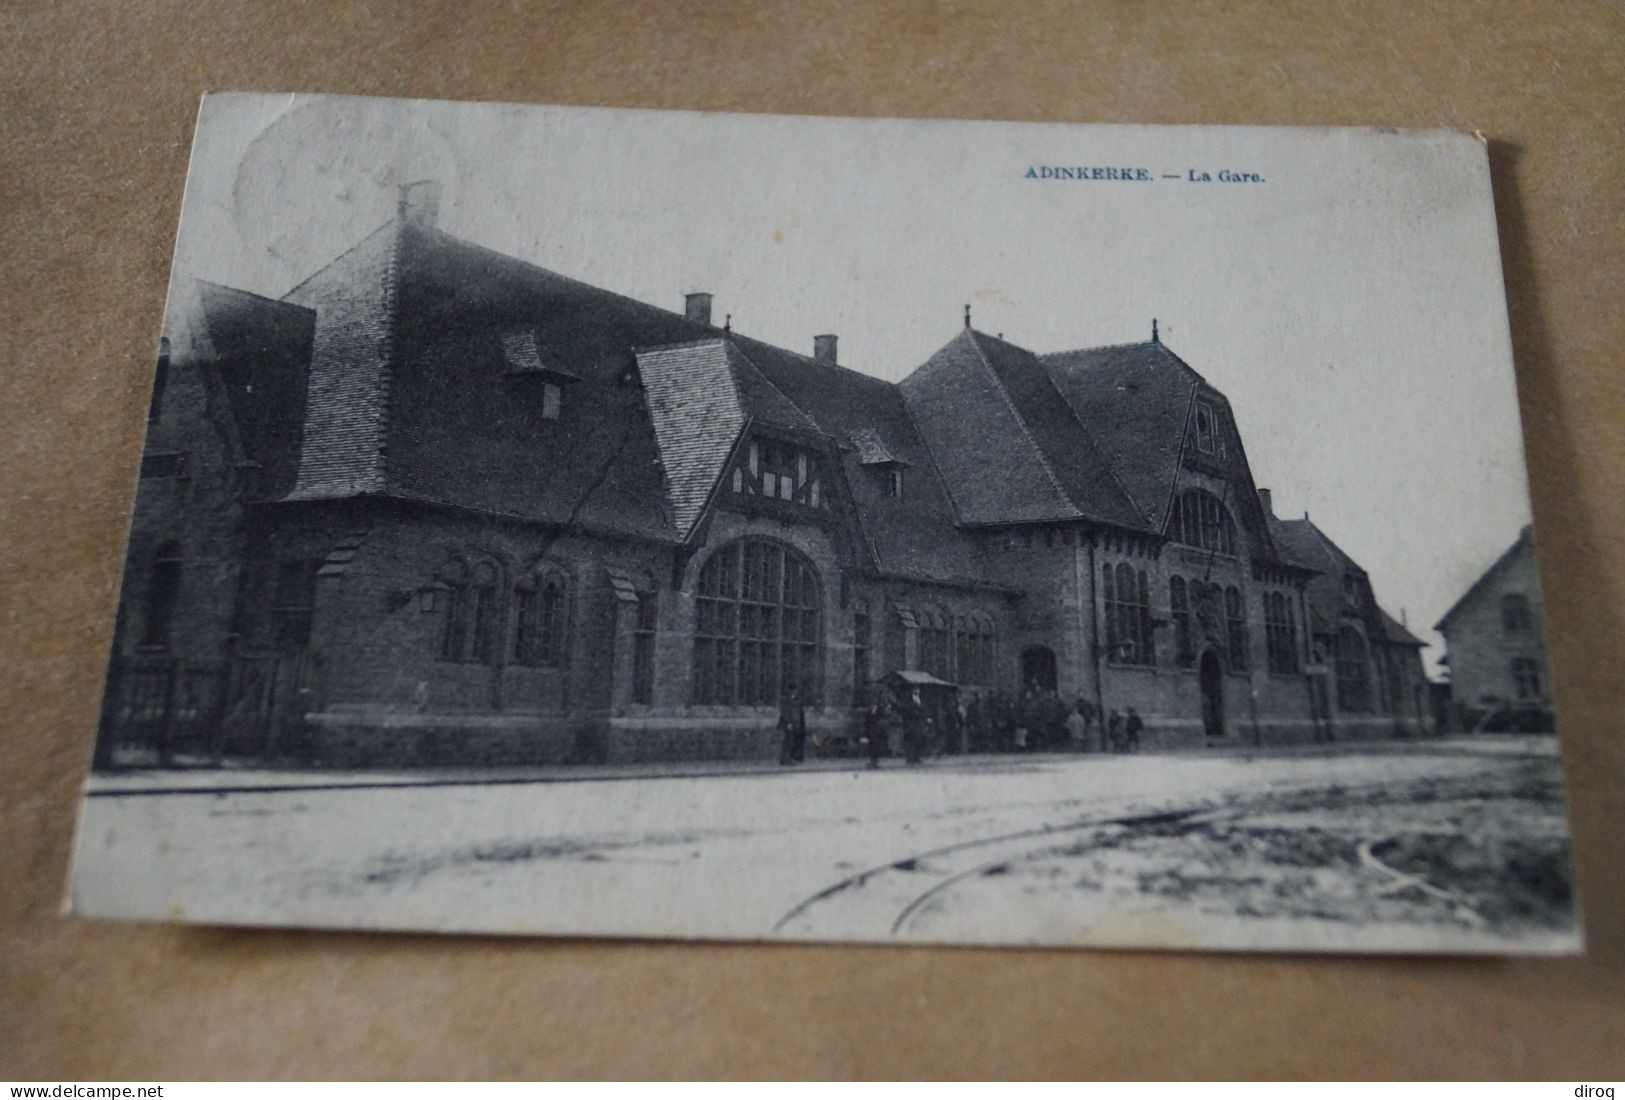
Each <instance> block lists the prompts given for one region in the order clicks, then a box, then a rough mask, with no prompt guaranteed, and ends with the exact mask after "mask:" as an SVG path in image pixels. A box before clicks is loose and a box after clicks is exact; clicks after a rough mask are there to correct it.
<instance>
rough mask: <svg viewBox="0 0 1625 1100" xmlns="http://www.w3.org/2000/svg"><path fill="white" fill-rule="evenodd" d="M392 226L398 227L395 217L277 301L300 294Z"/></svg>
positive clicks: (313, 272)
mask: <svg viewBox="0 0 1625 1100" xmlns="http://www.w3.org/2000/svg"><path fill="white" fill-rule="evenodd" d="M391 228H397V226H396V224H395V219H394V218H391V219H389V221H387V222H385V223H384V224H382V225H380V226H379V227H378V228H377V229H374V230H372V231H370V232H368V233H366V234H365V235H363V236H362V238H361V239H360V240H358V241H356V242H355V243H354V244H352V245H351V246H350V247H349V248H346V249H345V250H344V251H343V252H340V253H339V254H338V255H336V256H334V257H333V258H332V259H331V260H328V261H327V262H326V263H325V264H323V265H322V266H321V267H318V268H317V269H316V270H315V271H312V272H311V273H310V274H309V275H306V276H305V277H304V278H303V279H301V280H299V281H298V282H297V283H295V284H294V285H293V286H291V287H289V288H288V289H287V291H286V292H285V293H284V294H283V295H282V296H281V297H280V298H278V299H277V301H286V300H287V299H289V298H291V297H293V296H294V295H295V294H298V293H299V292H300V291H301V290H303V289H305V287H307V286H309V285H310V284H311V283H313V282H315V281H316V280H317V279H319V278H321V277H322V276H323V275H325V274H327V272H328V269H329V268H331V267H332V266H333V265H334V264H336V263H338V262H339V261H340V260H343V259H344V258H345V257H347V256H349V255H350V254H351V253H352V252H357V251H360V249H361V248H362V247H363V246H364V245H367V244H369V243H371V241H372V239H373V238H374V237H376V236H378V234H380V233H382V232H383V231H384V230H386V229H391ZM289 304H290V305H298V303H297V302H290V303H289Z"/></svg>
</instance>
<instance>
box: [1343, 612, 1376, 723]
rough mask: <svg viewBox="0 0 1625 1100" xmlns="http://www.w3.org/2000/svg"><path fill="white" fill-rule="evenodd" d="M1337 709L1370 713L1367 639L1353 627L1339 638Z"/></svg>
mask: <svg viewBox="0 0 1625 1100" xmlns="http://www.w3.org/2000/svg"><path fill="white" fill-rule="evenodd" d="M1336 661H1337V706H1338V709H1339V710H1346V711H1356V712H1358V711H1368V710H1370V709H1371V662H1370V660H1369V659H1368V657H1367V653H1366V645H1365V639H1364V638H1362V637H1361V636H1360V632H1359V631H1357V630H1355V629H1354V628H1353V627H1349V626H1345V627H1344V628H1343V629H1342V630H1341V631H1340V632H1339V633H1338V635H1337V655H1336Z"/></svg>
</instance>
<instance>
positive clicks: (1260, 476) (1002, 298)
mask: <svg viewBox="0 0 1625 1100" xmlns="http://www.w3.org/2000/svg"><path fill="white" fill-rule="evenodd" d="M1033 166H1069V167H1070V166H1086V167H1118V168H1129V169H1138V168H1144V169H1146V170H1147V171H1148V173H1149V174H1150V175H1151V176H1153V177H1154V178H1153V180H1152V181H1149V182H1120V181H1114V180H1089V181H1076V180H1065V181H1040V180H1032V179H1028V178H1026V174H1027V171H1028V169H1029V167H1033ZM1221 169H1228V170H1231V171H1235V172H1250V173H1257V174H1259V175H1261V176H1262V177H1263V180H1264V182H1262V183H1222V182H1218V181H1217V179H1216V177H1217V175H1218V172H1219V171H1220V170H1221ZM1192 170H1196V171H1205V172H1207V173H1209V174H1210V175H1212V176H1214V177H1215V180H1214V182H1209V183H1195V182H1189V178H1188V175H1189V173H1190V172H1191V171H1192ZM1164 175H1171V176H1176V177H1178V178H1176V179H1164V178H1162V177H1163V176H1164ZM422 178H433V179H437V180H440V181H441V182H442V183H443V185H444V187H445V194H444V200H443V207H442V212H441V226H442V228H444V229H445V230H447V231H448V232H450V233H453V234H455V235H457V236H459V237H462V238H464V239H467V240H470V241H473V242H476V243H478V244H481V245H485V246H487V247H490V248H493V249H496V250H498V251H501V252H505V253H508V254H511V255H514V256H518V257H521V258H523V259H526V260H530V261H533V262H535V263H538V264H541V265H542V266H544V267H547V268H550V269H552V270H555V271H558V272H560V273H562V274H565V275H569V276H572V277H575V278H578V279H583V280H585V281H587V282H590V283H594V284H597V285H600V286H604V287H607V288H609V289H612V290H616V291H618V292H620V293H623V294H628V295H630V296H632V297H635V298H640V299H643V300H645V301H649V302H653V303H655V304H657V305H661V306H666V307H669V308H674V309H678V308H681V304H682V295H683V293H684V292H685V291H692V290H707V291H710V292H712V293H713V294H715V295H716V305H715V310H716V318H717V320H718V321H720V320H721V317H722V315H723V314H727V313H731V314H732V315H733V324H734V327H735V328H736V329H739V330H740V331H742V332H744V333H747V334H749V335H751V336H755V337H758V338H760V339H764V340H767V341H769V342H772V343H776V344H780V345H782V346H785V347H789V348H792V349H795V350H797V351H802V352H805V353H809V354H810V353H811V350H812V336H813V334H814V333H821V332H835V333H838V334H839V335H840V355H841V360H842V361H843V362H844V363H846V364H847V365H849V366H852V367H855V368H857V369H860V370H864V371H867V372H869V373H871V374H876V375H879V376H881V377H883V378H889V379H899V378H902V377H903V376H905V375H906V374H908V373H909V372H910V371H911V370H912V369H913V368H914V367H915V366H917V365H918V364H919V363H921V362H922V361H923V360H924V359H925V358H926V357H927V356H929V355H930V354H931V353H932V352H933V351H934V350H936V349H937V348H938V347H940V346H941V345H942V344H944V343H946V342H947V341H948V340H949V339H950V338H952V337H953V336H954V334H955V333H956V332H957V331H958V329H959V327H960V325H961V323H962V311H963V308H964V305H965V304H966V303H969V304H970V305H971V307H972V311H973V319H974V322H975V325H976V327H977V328H979V329H981V330H983V331H985V332H992V333H1003V334H1004V335H1005V336H1006V338H1007V339H1009V340H1011V341H1013V342H1015V343H1017V344H1020V345H1022V346H1024V347H1027V348H1030V349H1032V350H1034V351H1038V352H1045V351H1054V350H1060V349H1064V348H1075V347H1087V346H1092V345H1098V344H1114V343H1123V342H1127V341H1133V340H1144V339H1147V338H1148V337H1149V335H1150V331H1151V319H1152V317H1156V318H1158V319H1159V325H1160V328H1161V334H1162V339H1163V342H1164V343H1166V344H1167V345H1168V346H1169V347H1170V348H1172V349H1173V350H1174V351H1175V352H1177V353H1178V354H1179V355H1180V356H1181V357H1182V358H1184V359H1185V360H1186V361H1187V362H1188V363H1190V364H1191V365H1192V366H1193V367H1195V368H1196V369H1197V370H1198V371H1200V372H1201V373H1202V374H1203V375H1204V376H1205V377H1206V378H1207V379H1208V380H1209V381H1210V382H1211V383H1213V384H1214V385H1215V386H1217V387H1218V388H1219V389H1220V390H1222V391H1224V392H1225V393H1226V394H1227V395H1228V396H1229V398H1230V403H1231V406H1232V408H1233V409H1234V412H1235V414H1236V417H1237V419H1238V421H1239V427H1240V430H1241V434H1242V439H1243V441H1244V443H1245V445H1246V448H1247V455H1248V458H1249V460H1250V461H1251V464H1252V469H1253V476H1254V478H1255V479H1256V481H1257V483H1258V484H1259V485H1261V486H1264V487H1268V488H1271V489H1273V490H1274V495H1275V509H1276V512H1277V514H1279V515H1283V516H1301V515H1302V514H1303V513H1304V512H1305V511H1307V512H1308V513H1309V514H1310V515H1311V517H1312V518H1313V519H1314V521H1315V522H1316V523H1317V524H1318V525H1319V526H1320V527H1321V528H1322V529H1324V530H1325V531H1326V532H1327V533H1328V534H1329V535H1331V537H1332V538H1333V539H1335V540H1336V541H1337V542H1338V544H1339V545H1341V546H1342V547H1343V548H1344V549H1345V550H1347V551H1348V552H1349V553H1350V554H1351V555H1352V556H1353V557H1354V558H1355V559H1356V560H1358V561H1359V562H1361V563H1362V564H1363V565H1364V566H1365V567H1366V568H1367V569H1368V570H1369V571H1370V573H1371V576H1372V580H1373V583H1374V585H1375V587H1376V591H1377V596H1378V599H1379V601H1380V602H1381V603H1382V604H1383V605H1384V607H1386V608H1387V609H1388V610H1389V611H1390V612H1392V613H1393V614H1394V615H1396V616H1398V615H1399V614H1400V613H1401V611H1404V612H1405V613H1406V614H1407V617H1408V619H1409V622H1410V624H1411V626H1412V628H1413V629H1415V630H1416V631H1417V633H1418V634H1420V635H1421V636H1422V637H1424V638H1427V639H1430V640H1433V641H1435V642H1437V641H1438V638H1437V635H1435V634H1434V633H1432V630H1431V627H1432V625H1433V624H1434V623H1435V622H1436V621H1437V620H1438V618H1439V616H1440V615H1441V614H1442V613H1443V612H1444V611H1445V610H1446V609H1447V608H1448V607H1449V606H1450V604H1451V603H1452V602H1454V600H1455V599H1456V597H1457V596H1459V595H1460V593H1461V592H1462V591H1463V590H1464V589H1465V588H1466V586H1467V585H1468V584H1470V583H1471V582H1472V580H1473V579H1474V578H1475V577H1476V576H1477V575H1478V574H1479V573H1480V572H1481V571H1482V570H1483V569H1484V568H1485V567H1486V566H1487V565H1489V563H1490V562H1491V561H1493V560H1494V559H1495V557H1496V556H1497V555H1499V554H1500V552H1501V551H1502V550H1504V549H1505V548H1506V546H1508V545H1509V544H1510V543H1511V542H1512V540H1513V539H1514V538H1515V537H1516V536H1517V533H1518V530H1519V528H1520V527H1521V526H1522V525H1523V524H1525V523H1527V522H1529V516H1530V511H1529V501H1528V490H1527V482H1526V476H1525V471H1524V465H1523V448H1522V437H1521V434H1520V429H1519V424H1518V412H1517V399H1516V394H1515V390H1514V383H1513V375H1512V364H1511V351H1510V344H1509V340H1508V333H1507V320H1506V308H1505V300H1504V292H1503V289H1502V283H1501V265H1500V255H1499V249H1498V246H1497V242H1496V236H1495V222H1494V216H1493V209H1492V204H1491V197H1490V190H1489V174H1488V170H1487V167H1486V160H1485V156H1484V151H1483V148H1482V146H1481V144H1480V143H1479V142H1478V141H1477V140H1475V139H1474V138H1472V137H1470V136H1467V135H1462V134H1454V133H1445V132H1430V133H1419V134H1404V135H1401V134H1395V133H1393V132H1386V133H1385V132H1379V131H1375V130H1292V129H1256V128H1239V127H1223V128H1213V127H1126V126H1102V127H1089V126H1069V125H1058V124H1057V125H1049V124H1033V123H988V122H926V121H898V120H861V121H860V120H848V119H809V118H782V117H770V116H750V115H712V114H700V113H686V112H657V111H626V110H600V109H584V108H538V107H517V106H503V105H485V104H449V103H425V102H413V101H404V100H371V99H354V98H329V97H304V96H300V97H292V96H286V95H282V96H272V95H264V96H258V95H255V96H250V95H231V96H213V97H210V99H209V100H208V101H207V102H206V104H205V107H204V110H203V113H202V115H201V118H200V121H199V129H198V135H197V138H196V144H195V147H194V150H193V165H192V172H191V177H190V179H189V181H188V185H187V192H186V200H185V205H184V209H183V215H182V222H181V233H180V239H179V242H178V245H177V264H176V270H177V273H184V274H191V275H197V276H200V277H202V278H206V279H211V280H214V281H216V282H221V283H225V284H228V285H232V286H237V287H241V288H243V289H246V290H251V291H256V292H258V293H261V294H266V295H271V296H280V295H281V294H283V293H285V292H286V291H287V290H289V289H290V288H291V287H292V286H294V285H295V284H296V283H298V282H299V281H300V280H301V279H303V278H304V277H305V276H307V275H308V274H310V272H311V271H313V270H314V269H316V268H317V267H319V266H321V265H322V264H323V263H325V262H326V261H327V260H329V259H331V258H332V257H333V256H334V255H335V254H337V253H338V252H339V251H342V250H343V249H344V248H346V247H348V246H349V245H350V244H352V243H354V242H355V241H357V240H359V239H360V238H361V237H362V236H364V235H365V234H366V233H368V232H369V231H371V230H372V229H375V228H376V227H377V226H379V225H381V224H382V223H383V222H384V221H385V220H387V219H388V218H389V217H390V216H391V214H392V213H393V210H394V204H395V189H396V187H397V185H399V184H400V183H402V182H406V181H409V180H414V179H422ZM1429 655H1430V658H1436V657H1437V655H1438V648H1437V645H1436V646H1435V647H1434V649H1433V650H1431V651H1430V654H1429ZM1430 667H1431V661H1430Z"/></svg>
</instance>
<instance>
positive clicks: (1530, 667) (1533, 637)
mask: <svg viewBox="0 0 1625 1100" xmlns="http://www.w3.org/2000/svg"><path fill="white" fill-rule="evenodd" d="M1544 623H1545V609H1544V605H1543V603H1542V601H1541V597H1540V574H1539V572H1538V570H1537V569H1536V566H1535V540H1534V533H1533V530H1532V529H1531V528H1529V527H1525V528H1524V529H1523V530H1522V531H1521V532H1520V533H1519V535H1518V539H1517V541H1516V542H1514V543H1513V544H1512V545H1511V546H1510V547H1508V548H1507V549H1506V551H1505V552H1504V553H1503V554H1502V555H1501V556H1500V557H1499V558H1497V559H1496V560H1495V562H1494V564H1492V565H1491V566H1490V567H1489V568H1488V569H1487V570H1485V571H1484V574H1483V575H1482V576H1480V577H1479V578H1478V580H1476V581H1474V582H1473V584H1472V586H1471V587H1469V588H1468V589H1467V591H1466V592H1465V593H1464V594H1463V595H1462V597H1461V599H1459V600H1457V601H1456V602H1455V605H1454V606H1452V607H1451V608H1450V610H1449V611H1447V612H1445V615H1444V618H1442V619H1440V620H1439V625H1438V626H1437V627H1436V628H1435V629H1437V630H1438V631H1439V633H1440V634H1443V635H1444V639H1445V656H1444V663H1445V666H1446V667H1447V668H1448V669H1449V670H1450V704H1451V705H1450V719H1451V724H1452V725H1453V726H1454V727H1455V728H1456V729H1459V730H1469V731H1472V730H1507V729H1522V730H1550V729H1552V695H1551V677H1550V676H1549V675H1548V673H1547V671H1546V635H1545V630H1544Z"/></svg>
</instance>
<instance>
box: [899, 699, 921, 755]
mask: <svg viewBox="0 0 1625 1100" xmlns="http://www.w3.org/2000/svg"><path fill="white" fill-rule="evenodd" d="M902 711H903V759H905V760H907V761H908V762H909V763H910V764H918V763H919V762H920V759H921V754H922V753H923V752H924V750H925V734H926V730H925V708H924V707H922V706H921V705H920V697H919V694H918V692H914V691H911V692H909V693H908V694H906V695H904V696H903V704H902Z"/></svg>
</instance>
